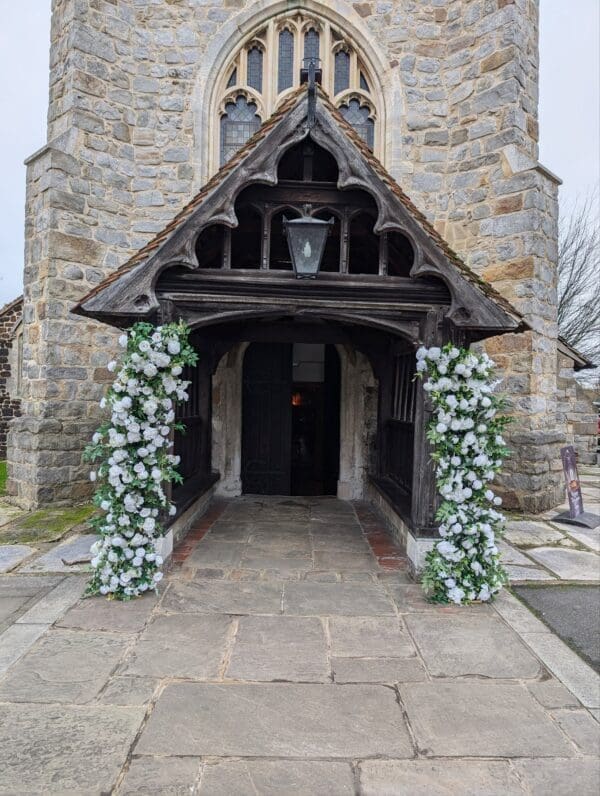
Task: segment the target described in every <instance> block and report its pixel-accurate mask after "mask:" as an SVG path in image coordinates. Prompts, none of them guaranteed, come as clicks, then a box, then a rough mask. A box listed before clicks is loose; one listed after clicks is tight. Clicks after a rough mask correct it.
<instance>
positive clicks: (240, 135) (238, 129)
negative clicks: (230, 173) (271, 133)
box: [221, 96, 260, 165]
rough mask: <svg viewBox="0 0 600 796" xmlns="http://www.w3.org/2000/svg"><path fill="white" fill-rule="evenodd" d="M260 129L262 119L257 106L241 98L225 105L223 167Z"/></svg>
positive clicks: (222, 124) (222, 146) (222, 136)
mask: <svg viewBox="0 0 600 796" xmlns="http://www.w3.org/2000/svg"><path fill="white" fill-rule="evenodd" d="M259 127H260V117H259V116H257V115H256V105H255V104H254V103H253V102H248V100H247V99H246V98H245V97H242V96H239V97H237V98H236V100H235V102H228V103H227V104H226V105H225V113H224V114H223V116H222V117H221V165H223V164H224V163H227V161H228V160H229V159H230V158H231V157H232V156H233V155H234V154H235V153H236V152H237V151H238V149H239V148H240V147H241V146H243V145H244V144H245V143H246V141H247V140H248V139H249V138H250V136H252V135H253V133H255V132H256V131H257V130H258V128H259Z"/></svg>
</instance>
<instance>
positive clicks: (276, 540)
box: [246, 533, 312, 556]
mask: <svg viewBox="0 0 600 796" xmlns="http://www.w3.org/2000/svg"><path fill="white" fill-rule="evenodd" d="M250 550H251V551H253V552H255V553H264V554H266V555H273V554H277V555H282V556H302V555H308V556H310V555H311V553H312V543H311V538H310V536H309V535H308V534H305V535H303V536H294V537H292V538H290V536H286V535H285V534H262V533H261V534H253V535H252V538H251V540H250V544H249V545H248V547H247V548H246V552H248V551H250Z"/></svg>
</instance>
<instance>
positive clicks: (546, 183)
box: [9, 0, 564, 510]
mask: <svg viewBox="0 0 600 796" xmlns="http://www.w3.org/2000/svg"><path fill="white" fill-rule="evenodd" d="M295 7H299V8H303V9H307V10H312V11H315V12H317V13H321V15H323V16H325V17H329V18H330V19H332V20H334V21H335V22H336V23H337V24H340V23H342V24H343V26H344V27H345V28H346V30H347V31H348V32H349V34H350V35H351V36H352V37H353V38H354V39H355V40H356V41H357V42H358V43H360V44H361V46H362V47H364V48H365V49H368V50H369V53H371V55H372V57H371V60H372V61H375V60H376V61H377V62H378V63H379V64H380V65H381V72H380V74H378V77H379V80H380V83H381V86H380V89H381V92H380V93H381V96H382V97H383V101H384V102H385V107H386V118H387V121H388V124H387V128H386V134H385V137H386V148H385V157H384V160H385V165H386V166H387V167H388V168H389V169H390V170H391V172H392V173H393V174H394V176H395V177H396V178H397V179H398V180H399V181H400V182H401V184H402V185H403V187H404V188H405V189H406V191H407V192H408V193H409V195H410V196H411V197H412V198H413V200H414V201H415V202H416V204H417V205H418V206H419V207H420V208H421V209H422V210H423V211H424V212H426V213H427V215H428V216H429V218H430V219H432V220H433V222H434V223H435V224H436V226H437V227H438V229H439V230H440V232H441V233H442V234H443V235H445V236H446V237H447V239H448V240H449V242H450V243H451V244H452V245H453V246H454V247H455V248H456V249H457V251H458V252H459V253H460V254H462V255H463V256H464V257H465V259H466V260H467V262H468V263H469V265H471V267H473V268H474V269H476V270H477V271H478V272H479V273H482V274H483V275H484V276H485V277H486V278H488V279H489V280H491V281H492V282H493V283H494V284H495V285H496V287H497V288H498V289H499V290H500V291H501V292H503V293H504V294H505V295H507V296H508V298H510V299H511V300H512V301H513V302H514V303H515V305H516V306H517V307H518V308H519V309H520V310H521V311H522V312H523V313H524V314H525V317H526V318H527V319H528V321H529V323H530V324H531V326H532V328H533V330H534V331H533V332H532V333H530V334H528V335H521V336H518V337H512V336H509V337H508V338H503V339H502V340H499V341H498V340H494V341H491V343H490V351H491V352H492V353H493V354H494V356H495V357H496V359H497V360H498V361H499V364H501V366H502V367H503V369H504V371H505V374H506V385H507V387H508V388H509V391H510V392H511V393H512V394H513V395H515V401H514V411H515V413H516V414H517V416H518V423H516V424H515V426H514V431H513V434H512V438H513V443H514V444H515V447H516V448H518V452H517V455H516V457H515V458H514V460H513V465H512V470H511V471H510V472H509V473H508V474H507V477H506V479H505V493H506V496H507V498H508V499H509V500H510V501H511V502H512V505H520V506H523V507H527V508H528V509H531V510H534V509H538V508H545V507H548V506H550V505H552V504H553V503H554V502H555V500H556V498H557V496H558V495H559V491H558V483H559V481H558V477H557V476H558V472H557V471H556V472H555V471H554V470H553V462H554V460H555V458H556V450H557V446H558V444H559V442H561V441H562V439H563V438H564V431H563V430H561V429H560V428H558V427H557V419H556V405H555V399H554V392H555V371H554V363H555V358H556V319H555V306H554V305H555V265H556V181H555V180H553V178H552V177H551V175H549V174H548V173H547V172H545V171H544V170H543V169H541V168H540V167H539V165H538V164H537V161H536V157H537V13H538V8H537V3H535V2H532V1H531V0H424V2H420V1H419V2H415V0H390V1H389V2H383V0H373V1H372V2H342V0H332V1H331V2H327V3H323V4H320V3H317V2H314V1H313V0H306V2H298V3H294V2H287V0H286V1H285V2H283V1H282V0H277V1H276V2H273V0H255V1H254V2H248V1H247V0H219V1H218V0H202V2H198V0H180V1H179V2H172V3H170V2H164V1H163V0H153V2H148V1H147V0H143V1H142V0H54V2H53V22H52V43H51V55H50V65H51V73H50V105H49V115H48V119H49V123H48V144H47V146H46V147H44V148H43V149H42V150H40V151H39V152H38V153H36V154H35V155H34V156H32V158H31V159H30V160H29V163H28V174H27V225H26V266H25V295H24V349H23V352H24V374H25V376H26V390H25V394H24V397H23V415H24V416H23V418H22V419H21V421H20V422H19V423H14V424H13V431H12V432H11V435H12V436H11V445H10V447H11V451H12V453H10V454H9V475H10V490H11V493H12V494H13V496H14V499H15V500H16V501H17V502H19V503H20V504H21V505H23V506H27V507H31V506H33V505H37V504H39V503H45V502H50V501H57V500H58V501H68V500H72V499H73V498H74V497H75V498H79V497H84V496H85V495H86V494H87V493H88V492H89V484H88V483H87V473H86V471H87V468H86V467H84V466H82V463H81V450H82V447H83V443H84V440H85V439H87V438H88V437H89V434H90V432H91V430H92V429H93V427H94V426H95V424H96V423H97V420H98V409H97V400H98V398H99V396H100V393H101V392H102V390H103V385H104V383H105V381H106V379H107V372H106V370H105V365H106V363H107V361H108V359H109V358H110V355H111V348H112V347H113V345H114V337H115V335H114V333H113V331H111V330H110V329H108V328H107V327H104V326H100V325H98V324H96V323H92V322H89V321H86V320H82V319H81V318H75V317H73V316H71V315H70V314H69V309H70V307H71V306H72V305H73V304H74V303H75V301H76V300H77V299H78V298H80V297H81V296H82V295H83V294H84V293H86V292H87V291H88V290H89V289H90V288H91V287H92V286H93V285H94V284H96V283H97V282H98V281H99V280H100V279H102V278H103V277H104V276H105V275H106V274H108V273H109V272H110V271H112V270H113V269H114V268H115V267H116V266H117V265H119V264H120V263H122V262H123V261H124V260H126V259H127V257H128V255H129V254H131V253H132V252H133V251H134V250H136V249H137V248H139V247H140V246H141V245H143V244H144V243H145V242H146V241H147V240H148V238H149V237H151V236H152V234H153V233H155V232H156V231H157V230H159V229H161V228H162V227H163V226H164V224H165V223H166V222H167V221H168V220H170V219H171V218H172V217H173V216H174V215H175V213H176V212H177V211H178V210H179V209H180V208H181V206H182V205H183V204H184V203H185V202H186V201H187V200H188V199H189V198H190V196H191V195H192V194H193V192H194V190H195V189H196V188H197V187H198V185H199V183H200V182H201V181H202V179H203V178H205V176H206V174H207V166H206V163H207V161H206V156H207V152H208V141H207V140H206V139H207V135H206V129H207V124H206V120H207V118H208V117H207V113H208V112H209V110H210V108H211V107H212V105H211V102H212V98H211V91H212V87H213V86H214V84H215V75H214V69H215V68H216V65H218V64H219V63H221V62H222V61H223V59H224V58H225V57H226V55H227V53H228V52H230V51H231V49H233V48H235V47H236V46H237V43H238V41H239V39H240V37H241V36H243V35H246V34H248V33H249V32H251V29H252V26H253V24H254V22H253V20H258V19H260V22H261V23H262V22H264V20H265V19H266V18H267V17H268V15H269V14H273V13H279V12H283V11H288V12H289V11H291V10H293V8H295Z"/></svg>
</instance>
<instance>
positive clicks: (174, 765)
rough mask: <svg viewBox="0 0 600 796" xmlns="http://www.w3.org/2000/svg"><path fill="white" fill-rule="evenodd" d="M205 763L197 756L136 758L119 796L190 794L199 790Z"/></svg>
mask: <svg viewBox="0 0 600 796" xmlns="http://www.w3.org/2000/svg"><path fill="white" fill-rule="evenodd" d="M201 766H202V761H201V760H200V758H197V757H134V758H133V760H132V761H131V763H130V764H129V768H128V770H127V773H126V774H125V777H124V779H123V782H122V783H121V786H120V787H119V790H118V791H117V792H118V794H119V796H124V794H128V796H146V795H148V796H150V794H154V795H155V796H158V794H161V795H162V796H190V794H193V793H197V792H198V791H197V789H196V788H197V783H198V781H199V780H200V769H201ZM224 794H225V791H223V796H224Z"/></svg>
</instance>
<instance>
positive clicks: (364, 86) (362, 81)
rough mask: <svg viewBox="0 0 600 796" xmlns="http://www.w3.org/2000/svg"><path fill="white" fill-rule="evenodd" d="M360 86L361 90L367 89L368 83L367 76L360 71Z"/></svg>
mask: <svg viewBox="0 0 600 796" xmlns="http://www.w3.org/2000/svg"><path fill="white" fill-rule="evenodd" d="M360 87H361V88H362V90H363V91H369V84H368V83H367V78H366V77H365V76H364V75H363V73H362V72H361V73H360Z"/></svg>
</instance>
